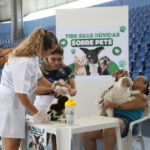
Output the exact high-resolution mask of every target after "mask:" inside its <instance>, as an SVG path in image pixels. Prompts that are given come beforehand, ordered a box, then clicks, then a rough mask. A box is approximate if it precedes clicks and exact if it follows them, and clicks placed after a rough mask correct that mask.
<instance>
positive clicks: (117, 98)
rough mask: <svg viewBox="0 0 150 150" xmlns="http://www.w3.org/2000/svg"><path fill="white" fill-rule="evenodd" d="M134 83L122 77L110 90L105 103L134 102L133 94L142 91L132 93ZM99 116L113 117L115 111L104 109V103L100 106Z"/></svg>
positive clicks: (105, 97) (105, 96)
mask: <svg viewBox="0 0 150 150" xmlns="http://www.w3.org/2000/svg"><path fill="white" fill-rule="evenodd" d="M132 85H133V82H132V80H131V79H130V78H129V77H122V78H120V79H119V81H118V82H115V84H114V86H113V88H112V89H110V90H109V91H108V92H107V93H106V94H105V95H104V101H105V100H108V101H110V102H111V103H116V104H123V103H125V102H127V101H132V100H133V99H134V97H131V95H132V94H139V93H140V91H138V90H135V91H130V88H131V87H132ZM99 115H107V116H108V117H113V109H112V108H108V109H106V110H105V109H104V103H100V104H99Z"/></svg>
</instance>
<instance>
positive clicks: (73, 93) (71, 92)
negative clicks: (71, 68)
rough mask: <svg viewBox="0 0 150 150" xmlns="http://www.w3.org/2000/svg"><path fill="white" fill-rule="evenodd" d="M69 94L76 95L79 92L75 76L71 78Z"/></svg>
mask: <svg viewBox="0 0 150 150" xmlns="http://www.w3.org/2000/svg"><path fill="white" fill-rule="evenodd" d="M69 85H70V87H69V95H70V96H75V95H76V93H77V90H76V84H75V79H74V78H71V79H69Z"/></svg>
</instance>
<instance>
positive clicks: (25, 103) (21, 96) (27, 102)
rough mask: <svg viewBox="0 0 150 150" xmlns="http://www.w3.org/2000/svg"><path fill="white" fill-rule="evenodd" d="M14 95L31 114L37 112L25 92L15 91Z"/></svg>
mask: <svg viewBox="0 0 150 150" xmlns="http://www.w3.org/2000/svg"><path fill="white" fill-rule="evenodd" d="M16 96H17V97H18V100H19V101H20V102H21V104H22V105H23V106H24V107H25V108H26V109H27V110H28V111H29V112H30V113H31V114H32V115H35V114H36V113H37V112H38V110H37V108H36V107H35V106H34V105H33V104H32V101H31V100H30V98H29V96H28V95H27V94H21V93H16Z"/></svg>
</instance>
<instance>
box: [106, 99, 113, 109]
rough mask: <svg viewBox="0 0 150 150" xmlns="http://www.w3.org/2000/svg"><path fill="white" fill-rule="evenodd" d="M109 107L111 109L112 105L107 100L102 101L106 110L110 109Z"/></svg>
mask: <svg viewBox="0 0 150 150" xmlns="http://www.w3.org/2000/svg"><path fill="white" fill-rule="evenodd" d="M110 107H112V103H111V102H110V101H108V100H105V101H104V108H105V109H107V108H110Z"/></svg>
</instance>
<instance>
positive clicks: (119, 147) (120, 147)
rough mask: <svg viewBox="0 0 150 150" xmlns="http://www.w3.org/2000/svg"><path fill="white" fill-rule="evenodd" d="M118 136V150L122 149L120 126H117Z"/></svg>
mask: <svg viewBox="0 0 150 150" xmlns="http://www.w3.org/2000/svg"><path fill="white" fill-rule="evenodd" d="M116 136H117V147H118V150H122V142H121V134H120V127H116Z"/></svg>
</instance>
